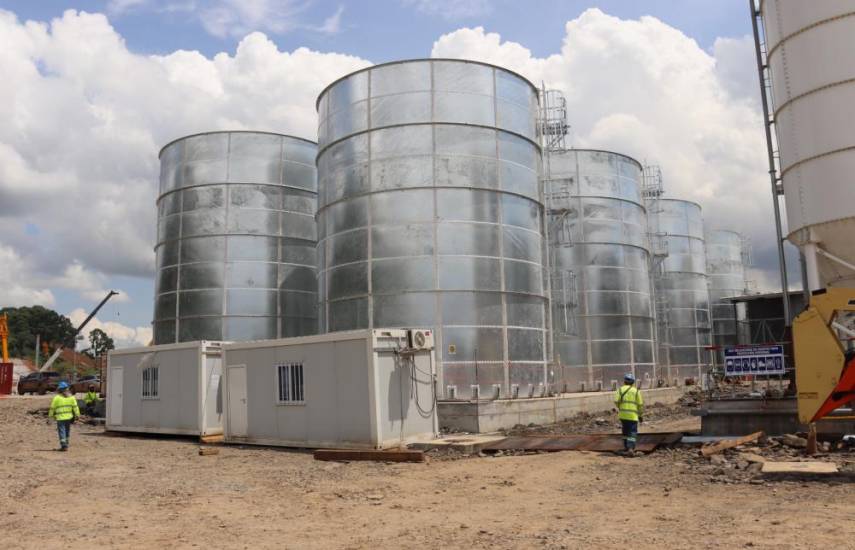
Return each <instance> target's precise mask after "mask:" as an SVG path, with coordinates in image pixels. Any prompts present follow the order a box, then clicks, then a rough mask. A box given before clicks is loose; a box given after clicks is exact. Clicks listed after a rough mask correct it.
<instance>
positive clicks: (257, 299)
mask: <svg viewBox="0 0 855 550" xmlns="http://www.w3.org/2000/svg"><path fill="white" fill-rule="evenodd" d="M316 153H317V145H316V144H315V143H312V142H310V141H305V140H302V139H299V138H294V137H290V136H283V135H279V134H270V133H264V132H211V133H206V134H198V135H192V136H187V137H184V138H181V139H178V140H175V141H173V142H171V143H169V144H168V145H166V146H165V147H164V148H163V149H162V150H161V152H160V174H161V176H160V196H159V197H158V199H157V205H158V234H157V245H156V246H155V251H156V254H157V277H156V283H155V307H154V343H155V344H169V343H173V342H184V341H191V340H231V341H238V340H260V339H267V338H277V337H288V336H303V335H308V334H315V333H317V300H318V298H317V266H316V246H317V229H316V224H315V219H314V214H315V210H316V208H317V176H316V170H315V155H316Z"/></svg>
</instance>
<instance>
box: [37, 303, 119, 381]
mask: <svg viewBox="0 0 855 550" xmlns="http://www.w3.org/2000/svg"><path fill="white" fill-rule="evenodd" d="M117 294H118V292H116V291H115V290H111V291H110V292H108V293H107V295H106V296H104V299H103V300H101V303H99V304H98V305H97V306H95V309H93V310H92V313H90V314H89V317H87V318H86V319H84V320H83V322H82V323H80V326H78V327H77V329H76V330H75V331H74V335H73V336H72V338H77V335H78V334H80V332H81V331H82V330H83V328H84V327H85V326H86V325H87V324H88V323H89V321H91V320H92V318H93V317H95V315H97V314H98V311H100V310H101V308H102V307H103V306H104V304H106V303H107V300H109V299H110V298H112V297H113V296H115V295H117ZM60 353H62V345H60V346H59V347H58V348H56V351H55V352H53V355H51V356H50V359H48V360H47V361H45V364H44V365H42V368H40V369H39V372H44V371H46V370H48V369H49V368H50V367H51V365H53V362H54V361H56V359H57V357H59V354H60Z"/></svg>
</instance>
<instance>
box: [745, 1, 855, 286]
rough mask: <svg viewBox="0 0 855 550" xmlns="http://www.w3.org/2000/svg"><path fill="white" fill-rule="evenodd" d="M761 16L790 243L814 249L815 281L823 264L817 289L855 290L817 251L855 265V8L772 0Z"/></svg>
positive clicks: (849, 277)
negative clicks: (854, 57) (816, 248)
mask: <svg viewBox="0 0 855 550" xmlns="http://www.w3.org/2000/svg"><path fill="white" fill-rule="evenodd" d="M760 12H761V14H762V16H763V26H764V28H765V33H766V51H767V52H768V54H767V62H768V65H769V67H770V71H769V72H770V74H771V83H772V90H771V91H772V94H771V95H772V98H771V99H772V103H773V105H772V106H773V115H772V116H773V118H774V121H775V129H776V132H777V138H778V139H777V141H778V147H779V149H780V175H781V178H782V181H783V188H784V196H785V198H786V206H787V225H788V226H789V235H788V238H789V239H790V241H791V242H792V243H793V244H795V245H797V246H800V247H806V249H803V252H804V253H805V256H806V258H807V261H808V277H809V279H812V278H814V277H813V275H812V271H814V270H813V269H812V266H811V264H812V262H814V261H816V264H817V267H818V275H819V279H820V280H819V281H818V284H815V285H814V286H813V288H820V287H822V286H825V285H826V284H831V285H833V286H848V287H851V286H855V272H853V271H852V270H851V269H848V268H846V267H844V266H843V265H842V264H840V263H836V262H834V261H832V260H831V259H829V258H826V257H824V256H820V255H816V254H815V253H813V252H812V251H811V249H810V247H811V246H814V245H818V246H819V247H820V248H822V249H824V250H826V251H827V252H830V253H831V254H832V255H834V256H837V257H838V258H840V259H842V260H844V261H845V262H848V263H849V264H855V246H853V245H852V235H853V233H855V200H853V184H852V175H853V174H855V132H853V129H852V120H853V117H855V64H853V63H852V52H853V50H855V7H853V3H852V1H851V0H823V1H821V2H804V1H801V0H764V1H762V2H760ZM811 283H813V281H811Z"/></svg>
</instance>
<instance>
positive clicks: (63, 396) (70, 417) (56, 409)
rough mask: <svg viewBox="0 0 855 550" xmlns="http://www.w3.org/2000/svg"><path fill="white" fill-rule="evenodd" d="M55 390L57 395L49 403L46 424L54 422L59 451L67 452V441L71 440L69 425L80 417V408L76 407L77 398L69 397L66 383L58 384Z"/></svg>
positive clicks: (69, 392)
mask: <svg viewBox="0 0 855 550" xmlns="http://www.w3.org/2000/svg"><path fill="white" fill-rule="evenodd" d="M56 390H57V395H56V396H54V398H53V401H51V402H50V410H49V411H48V423H50V419H51V418H53V419H54V420H56V431H57V433H58V434H59V450H60V451H67V450H68V441H69V439H71V424H72V423H73V422H74V421H75V420H77V417H79V416H80V408H79V407H78V406H77V398H76V397H74V396H73V395H71V391H70V388H69V387H68V383H67V382H60V383H59V385H58V386H57V387H56Z"/></svg>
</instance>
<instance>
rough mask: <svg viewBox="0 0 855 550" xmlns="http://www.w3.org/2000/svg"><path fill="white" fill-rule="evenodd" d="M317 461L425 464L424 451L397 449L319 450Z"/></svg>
mask: <svg viewBox="0 0 855 550" xmlns="http://www.w3.org/2000/svg"><path fill="white" fill-rule="evenodd" d="M314 457H315V460H337V461H343V462H347V461H351V460H371V461H376V462H424V461H425V454H424V452H422V451H409V450H404V449H395V450H393V451H377V450H368V449H366V450H363V449H318V450H316V451H315V453H314Z"/></svg>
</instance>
